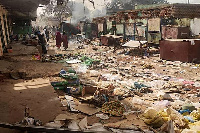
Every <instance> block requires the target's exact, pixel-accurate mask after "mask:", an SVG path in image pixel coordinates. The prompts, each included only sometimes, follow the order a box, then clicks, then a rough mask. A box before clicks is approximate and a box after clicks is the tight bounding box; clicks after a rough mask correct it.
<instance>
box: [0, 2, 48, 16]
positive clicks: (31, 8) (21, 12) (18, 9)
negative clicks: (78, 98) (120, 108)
mask: <svg viewBox="0 0 200 133" xmlns="http://www.w3.org/2000/svg"><path fill="white" fill-rule="evenodd" d="M49 2H50V0H0V4H1V5H3V6H4V7H5V8H6V10H7V11H8V13H9V14H8V15H10V16H12V17H14V18H22V17H23V18H30V19H35V18H36V16H37V13H36V10H37V8H38V6H39V4H43V5H45V4H48V3H49Z"/></svg>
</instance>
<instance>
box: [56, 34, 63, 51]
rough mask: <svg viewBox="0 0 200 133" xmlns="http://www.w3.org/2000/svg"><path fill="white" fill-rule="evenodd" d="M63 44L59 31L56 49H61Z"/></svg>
mask: <svg viewBox="0 0 200 133" xmlns="http://www.w3.org/2000/svg"><path fill="white" fill-rule="evenodd" d="M61 43H62V36H61V34H60V32H59V31H57V32H56V47H58V49H60V47H61Z"/></svg>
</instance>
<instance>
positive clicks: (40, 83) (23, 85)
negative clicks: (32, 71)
mask: <svg viewBox="0 0 200 133" xmlns="http://www.w3.org/2000/svg"><path fill="white" fill-rule="evenodd" d="M46 86H50V83H49V81H48V80H44V79H36V80H30V81H28V82H20V83H17V84H15V85H14V90H17V91H19V90H26V89H40V88H43V87H46Z"/></svg>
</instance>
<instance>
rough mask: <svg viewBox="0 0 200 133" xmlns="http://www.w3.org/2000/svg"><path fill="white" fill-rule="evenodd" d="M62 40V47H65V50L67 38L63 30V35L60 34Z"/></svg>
mask: <svg viewBox="0 0 200 133" xmlns="http://www.w3.org/2000/svg"><path fill="white" fill-rule="evenodd" d="M62 42H63V47H64V48H65V50H66V49H67V48H68V39H67V35H66V33H65V32H63V36H62Z"/></svg>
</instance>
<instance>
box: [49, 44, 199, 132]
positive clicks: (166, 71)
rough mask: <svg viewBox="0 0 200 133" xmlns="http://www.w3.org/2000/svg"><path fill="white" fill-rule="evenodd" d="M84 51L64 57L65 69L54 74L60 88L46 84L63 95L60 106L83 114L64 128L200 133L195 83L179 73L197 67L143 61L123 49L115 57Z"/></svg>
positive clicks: (102, 49) (96, 50)
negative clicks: (74, 55)
mask: <svg viewBox="0 0 200 133" xmlns="http://www.w3.org/2000/svg"><path fill="white" fill-rule="evenodd" d="M84 50H85V51H86V52H87V51H90V52H91V51H93V52H91V53H90V54H88V53H84V54H82V55H81V54H79V56H78V57H76V58H73V59H72V58H68V60H67V61H65V62H66V63H68V64H69V65H70V67H71V68H68V67H69V66H67V68H66V70H64V69H63V70H61V71H60V78H61V79H62V80H60V83H58V84H57V85H56V84H54V83H53V82H52V86H53V87H54V89H55V90H57V89H59V90H63V92H65V94H64V96H59V98H60V101H61V103H62V105H63V107H66V108H67V109H66V110H67V111H68V112H70V113H73V114H74V113H75V114H80V113H81V114H82V115H84V117H82V118H80V119H79V117H75V118H73V120H71V122H70V123H67V124H66V123H65V125H64V127H67V128H71V129H73V128H72V127H76V129H77V130H78V131H80V130H81V131H89V130H92V131H112V132H135V131H137V132H170V133H173V132H180V133H181V132H182V133H186V132H189V131H190V132H198V131H200V130H199V127H200V125H199V123H200V122H199V120H200V113H199V112H200V104H199V99H198V97H199V96H200V92H199V90H200V82H199V81H200V80H197V79H195V78H196V77H197V76H196V77H195V78H193V79H189V78H188V75H186V74H185V73H186V71H196V70H198V68H199V66H198V65H193V64H187V63H181V62H172V61H164V60H155V59H154V57H153V59H152V60H151V61H148V60H149V59H146V58H142V57H138V56H133V57H132V56H130V55H131V54H130V53H126V52H124V50H118V52H116V54H117V56H116V54H113V52H112V50H110V49H109V48H107V47H103V46H99V47H98V46H95V48H94V47H92V48H91V49H90V50H88V48H85V49H84ZM133 51H134V50H133ZM123 52H124V53H123ZM137 52H138V53H139V52H140V51H137ZM152 54H153V53H152ZM156 57H157V56H155V58H156ZM95 65H96V66H95ZM181 74H182V75H183V74H185V77H184V76H182V77H181V76H180V75H181ZM58 86H62V87H61V88H59V87H58ZM67 119H68V118H67ZM72 125H73V126H72ZM61 127H63V125H62V126H61Z"/></svg>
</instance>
